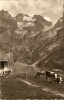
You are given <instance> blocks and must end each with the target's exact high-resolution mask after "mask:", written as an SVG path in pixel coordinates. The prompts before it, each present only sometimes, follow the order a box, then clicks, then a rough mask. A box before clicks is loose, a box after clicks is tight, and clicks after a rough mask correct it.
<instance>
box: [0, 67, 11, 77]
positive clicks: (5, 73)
mask: <svg viewBox="0 0 64 100" xmlns="http://www.w3.org/2000/svg"><path fill="white" fill-rule="evenodd" d="M12 72H13V70H12V69H9V68H7V67H5V68H4V69H1V71H0V74H1V76H7V77H9V76H11V74H12ZM7 77H6V78H7Z"/></svg>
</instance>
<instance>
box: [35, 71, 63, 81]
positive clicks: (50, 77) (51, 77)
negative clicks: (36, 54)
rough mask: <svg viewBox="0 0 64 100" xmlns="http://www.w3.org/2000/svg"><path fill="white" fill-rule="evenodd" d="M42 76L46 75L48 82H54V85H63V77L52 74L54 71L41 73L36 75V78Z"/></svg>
mask: <svg viewBox="0 0 64 100" xmlns="http://www.w3.org/2000/svg"><path fill="white" fill-rule="evenodd" d="M41 75H44V76H45V77H46V79H47V81H48V82H52V83H61V82H62V77H61V75H60V74H56V73H55V72H52V71H40V72H37V73H36V75H35V77H40V76H41Z"/></svg>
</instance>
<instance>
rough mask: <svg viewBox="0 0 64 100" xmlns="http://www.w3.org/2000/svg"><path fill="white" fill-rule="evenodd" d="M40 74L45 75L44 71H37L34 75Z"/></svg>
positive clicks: (38, 75)
mask: <svg viewBox="0 0 64 100" xmlns="http://www.w3.org/2000/svg"><path fill="white" fill-rule="evenodd" d="M41 75H45V71H38V72H37V73H36V75H35V77H40V76H41Z"/></svg>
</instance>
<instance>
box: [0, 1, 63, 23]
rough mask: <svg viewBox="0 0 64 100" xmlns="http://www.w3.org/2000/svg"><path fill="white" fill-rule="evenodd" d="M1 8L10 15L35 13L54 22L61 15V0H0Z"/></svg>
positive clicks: (31, 14)
mask: <svg viewBox="0 0 64 100" xmlns="http://www.w3.org/2000/svg"><path fill="white" fill-rule="evenodd" d="M2 9H4V10H6V11H8V12H9V13H10V14H11V15H12V16H16V15H17V14H18V13H26V14H28V15H30V16H33V15H35V14H36V15H41V16H43V17H44V18H45V19H47V20H49V21H52V22H54V23H55V22H56V21H57V20H58V19H59V18H60V17H62V16H63V0H0V10H2Z"/></svg>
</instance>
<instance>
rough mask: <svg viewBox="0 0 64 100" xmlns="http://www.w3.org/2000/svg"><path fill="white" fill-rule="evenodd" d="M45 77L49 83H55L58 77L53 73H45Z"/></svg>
mask: <svg viewBox="0 0 64 100" xmlns="http://www.w3.org/2000/svg"><path fill="white" fill-rule="evenodd" d="M45 77H46V79H47V81H48V82H53V80H54V78H55V77H56V76H55V73H54V72H52V71H45Z"/></svg>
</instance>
